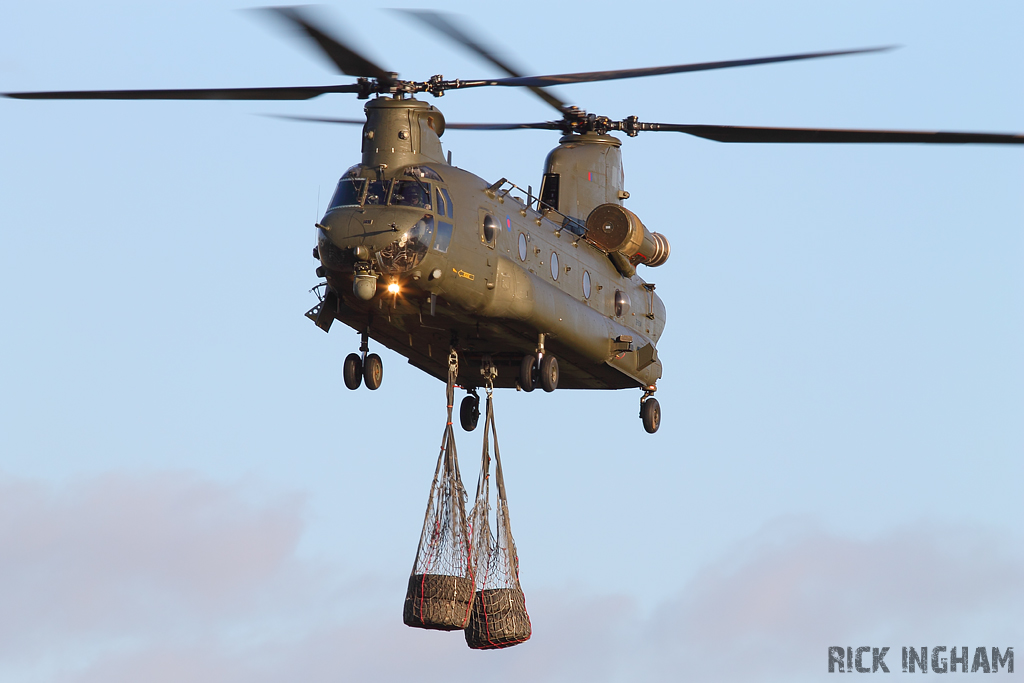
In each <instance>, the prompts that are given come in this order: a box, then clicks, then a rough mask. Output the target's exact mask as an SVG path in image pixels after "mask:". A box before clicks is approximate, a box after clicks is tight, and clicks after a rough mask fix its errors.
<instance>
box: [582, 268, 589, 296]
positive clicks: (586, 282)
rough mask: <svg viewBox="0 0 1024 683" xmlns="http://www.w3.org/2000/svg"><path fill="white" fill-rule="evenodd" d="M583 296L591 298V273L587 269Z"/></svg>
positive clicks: (584, 275) (584, 276) (584, 273)
mask: <svg viewBox="0 0 1024 683" xmlns="http://www.w3.org/2000/svg"><path fill="white" fill-rule="evenodd" d="M583 298H584V299H589V298H590V273H589V272H588V271H586V270H584V271H583Z"/></svg>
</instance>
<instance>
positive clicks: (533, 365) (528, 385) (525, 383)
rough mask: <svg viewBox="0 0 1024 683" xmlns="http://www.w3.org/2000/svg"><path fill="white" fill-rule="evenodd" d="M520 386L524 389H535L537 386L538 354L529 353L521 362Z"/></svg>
mask: <svg viewBox="0 0 1024 683" xmlns="http://www.w3.org/2000/svg"><path fill="white" fill-rule="evenodd" d="M519 386H520V388H522V390H523V391H533V389H534V387H536V386H537V356H535V355H533V354H532V353H529V354H527V355H525V356H523V362H522V363H520V364H519Z"/></svg>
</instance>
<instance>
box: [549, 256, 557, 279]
mask: <svg viewBox="0 0 1024 683" xmlns="http://www.w3.org/2000/svg"><path fill="white" fill-rule="evenodd" d="M551 279H552V280H557V279H558V254H556V253H555V252H551Z"/></svg>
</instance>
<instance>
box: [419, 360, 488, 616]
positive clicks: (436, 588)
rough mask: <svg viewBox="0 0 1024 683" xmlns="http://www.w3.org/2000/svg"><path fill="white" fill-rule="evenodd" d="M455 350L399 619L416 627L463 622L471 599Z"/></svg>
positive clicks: (470, 570) (471, 565) (467, 613)
mask: <svg viewBox="0 0 1024 683" xmlns="http://www.w3.org/2000/svg"><path fill="white" fill-rule="evenodd" d="M458 374H459V361H458V355H457V354H456V353H455V351H454V350H452V352H451V354H450V355H449V357H448V387H447V396H448V424H447V425H446V426H445V430H444V436H443V437H442V439H441V452H440V454H439V455H438V458H437V467H436V468H435V469H434V480H433V482H432V483H431V485H430V497H429V499H428V500H427V512H426V514H425V515H424V518H423V531H422V532H421V534H420V543H419V547H418V548H417V549H416V560H415V561H414V562H413V566H412V575H411V576H410V577H409V587H408V591H407V592H406V595H405V610H404V613H403V620H404V621H405V623H406V624H407V625H408V626H415V627H417V628H427V629H437V630H442V631H453V630H457V629H462V628H465V627H466V624H467V622H468V621H469V618H470V609H471V607H472V604H473V592H474V581H473V578H474V577H473V561H472V550H471V545H470V534H469V529H468V527H467V524H466V490H465V488H463V486H462V478H461V477H460V476H459V460H458V455H457V453H456V451H455V432H454V430H453V429H452V407H453V406H454V404H455V379H456V377H457V376H458Z"/></svg>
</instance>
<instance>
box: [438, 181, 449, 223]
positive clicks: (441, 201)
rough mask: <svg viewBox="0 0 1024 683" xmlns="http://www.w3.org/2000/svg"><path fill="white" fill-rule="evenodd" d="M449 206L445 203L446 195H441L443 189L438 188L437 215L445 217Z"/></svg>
mask: <svg viewBox="0 0 1024 683" xmlns="http://www.w3.org/2000/svg"><path fill="white" fill-rule="evenodd" d="M447 207H448V204H447V202H445V201H444V195H443V194H441V188H440V187H439V188H437V215H439V216H444V215H445V213H446V212H447Z"/></svg>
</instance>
